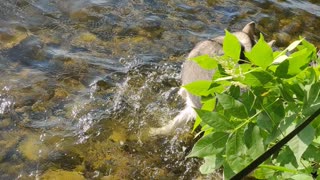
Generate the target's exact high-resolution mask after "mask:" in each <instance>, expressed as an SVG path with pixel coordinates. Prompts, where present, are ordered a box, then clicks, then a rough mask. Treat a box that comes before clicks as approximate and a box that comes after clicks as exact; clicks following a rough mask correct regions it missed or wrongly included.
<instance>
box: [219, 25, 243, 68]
mask: <svg viewBox="0 0 320 180" xmlns="http://www.w3.org/2000/svg"><path fill="white" fill-rule="evenodd" d="M223 52H224V55H225V56H227V57H230V58H232V59H233V60H234V62H236V63H237V62H238V61H239V58H240V53H241V44H240V42H239V40H238V38H237V37H236V36H235V35H233V34H231V33H229V32H228V31H227V30H226V36H225V37H224V40H223Z"/></svg>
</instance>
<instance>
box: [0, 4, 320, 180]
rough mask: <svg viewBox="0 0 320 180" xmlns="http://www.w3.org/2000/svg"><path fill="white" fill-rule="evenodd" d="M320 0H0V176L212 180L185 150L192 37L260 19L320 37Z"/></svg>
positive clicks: (280, 33) (283, 31) (281, 38)
mask: <svg viewBox="0 0 320 180" xmlns="http://www.w3.org/2000/svg"><path fill="white" fill-rule="evenodd" d="M319 9H320V3H319V2H317V1H311V0H310V1H299V0H290V1H273V0H272V1H271V0H270V1H266V0H250V1H220V0H206V1H205V0H199V1H193V0H179V1H173V0H161V1H155V0H144V1H142V0H121V1H118V0H80V1H73V0H64V1H63V0H2V1H1V2H0V76H1V79H0V146H1V148H0V179H50V178H52V177H58V178H60V179H63V178H65V179H82V178H86V179H196V178H200V179H219V173H216V174H214V175H210V176H204V175H201V174H200V173H199V172H198V168H199V165H200V164H201V160H198V159H185V155H186V154H187V153H188V152H189V151H190V148H191V147H192V144H193V143H194V140H193V134H191V133H188V126H186V127H185V130H184V131H179V132H177V133H176V135H174V136H166V137H149V136H148V134H147V131H148V129H149V128H150V127H157V126H161V125H162V124H164V123H165V122H167V121H169V120H170V119H172V118H173V117H174V116H175V115H176V114H177V113H178V111H179V110H180V109H181V108H182V107H183V102H182V100H181V99H180V98H179V97H178V96H177V90H178V87H179V85H180V81H179V78H180V77H179V73H180V66H181V63H182V62H183V60H184V57H185V54H187V53H188V52H189V51H190V50H191V49H192V47H193V46H194V45H195V44H196V43H197V42H199V41H201V40H203V39H207V38H210V37H213V36H217V35H221V34H223V32H224V29H225V28H227V29H229V30H233V31H234V30H240V29H241V28H242V26H243V25H244V24H246V23H247V22H250V21H255V22H256V23H257V24H258V28H259V30H261V32H263V33H264V34H265V36H266V39H268V40H271V39H276V40H277V44H276V45H277V46H278V47H282V46H285V45H287V44H288V43H289V42H290V41H292V40H293V39H296V38H297V37H298V36H299V35H302V36H304V37H306V38H307V39H308V40H310V41H311V42H313V43H315V44H316V45H318V46H319V43H318V42H319V37H320V36H319V35H320V32H319V31H318V29H319V27H318V26H319V24H320V14H319Z"/></svg>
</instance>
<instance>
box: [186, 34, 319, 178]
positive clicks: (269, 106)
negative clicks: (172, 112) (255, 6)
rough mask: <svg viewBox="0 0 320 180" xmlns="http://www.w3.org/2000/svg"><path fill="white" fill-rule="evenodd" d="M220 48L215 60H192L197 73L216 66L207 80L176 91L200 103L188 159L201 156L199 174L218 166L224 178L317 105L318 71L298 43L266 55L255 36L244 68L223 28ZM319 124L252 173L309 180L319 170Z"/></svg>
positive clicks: (308, 49) (306, 47)
mask: <svg viewBox="0 0 320 180" xmlns="http://www.w3.org/2000/svg"><path fill="white" fill-rule="evenodd" d="M223 50H224V55H223V56H220V57H209V56H207V55H206V56H200V57H196V58H194V59H192V60H193V61H195V62H197V63H198V64H199V66H201V67H202V68H204V69H207V70H212V69H216V73H215V74H214V75H213V77H212V80H211V81H197V82H193V83H191V84H187V85H185V86H183V87H184V88H185V89H187V90H188V91H189V92H190V93H192V94H194V95H196V96H200V97H201V101H202V104H203V106H202V108H201V109H197V110H196V112H197V114H198V117H197V119H196V123H195V125H194V129H195V128H196V127H197V126H199V125H201V130H202V132H203V133H204V135H203V137H201V138H200V139H199V140H198V142H197V143H196V144H195V145H194V147H193V149H192V151H191V152H190V154H189V155H188V157H199V158H203V159H204V163H203V165H202V166H201V167H200V171H201V172H202V173H204V174H208V173H212V172H214V171H215V170H217V169H219V168H223V170H224V171H223V172H224V177H225V178H227V179H228V178H230V177H232V176H233V175H234V174H235V173H237V172H239V171H240V170H241V169H243V168H244V167H246V166H247V165H248V164H249V163H250V162H251V161H253V160H254V159H256V158H257V157H258V156H259V155H261V154H262V153H264V152H265V151H266V150H267V149H268V148H269V147H270V146H272V145H273V144H275V143H276V142H277V141H279V140H280V139H281V138H283V137H284V136H285V135H286V134H288V133H289V132H291V131H292V130H293V129H294V128H295V127H296V126H297V125H299V124H300V123H301V122H302V121H303V120H304V119H305V118H306V117H308V116H310V115H311V114H312V113H313V112H315V111H316V110H317V109H318V108H320V81H319V77H320V71H319V69H320V67H319V66H318V65H316V64H317V61H318V59H317V52H316V48H315V46H314V45H312V44H311V43H309V42H308V41H306V40H305V39H304V38H300V40H297V41H295V42H293V43H292V44H290V45H289V46H288V47H287V48H286V49H284V50H282V51H273V50H272V48H271V47H270V46H269V45H268V43H267V42H265V40H264V37H263V36H262V35H260V39H259V40H258V42H257V43H256V44H255V46H254V47H253V48H252V50H251V51H250V52H245V57H246V58H247V59H246V60H245V61H246V63H244V64H238V62H239V58H240V53H241V52H240V51H241V46H240V43H239V41H238V40H237V38H236V37H235V36H234V35H232V34H231V33H229V32H227V31H226V36H225V39H224V42H223ZM311 64H312V66H311ZM319 122H320V118H317V119H316V120H315V121H314V122H313V123H312V125H309V126H307V128H305V129H304V130H303V131H302V132H300V133H299V134H298V136H296V137H294V138H293V139H292V140H291V141H290V142H289V143H288V144H287V145H286V146H284V147H283V148H282V149H281V150H280V151H279V152H278V153H276V154H274V155H273V156H272V158H270V159H269V160H268V161H266V162H264V164H262V165H260V166H259V168H258V169H256V170H255V171H254V172H253V173H252V176H253V177H255V178H257V179H279V178H280V179H284V178H291V179H301V178H302V177H303V178H304V179H310V178H311V179H312V176H311V174H316V172H317V171H319V170H318V168H317V167H318V166H319V165H320V154H319V152H320V151H319V147H320V129H319V128H318V126H319ZM318 174H320V171H319V172H318Z"/></svg>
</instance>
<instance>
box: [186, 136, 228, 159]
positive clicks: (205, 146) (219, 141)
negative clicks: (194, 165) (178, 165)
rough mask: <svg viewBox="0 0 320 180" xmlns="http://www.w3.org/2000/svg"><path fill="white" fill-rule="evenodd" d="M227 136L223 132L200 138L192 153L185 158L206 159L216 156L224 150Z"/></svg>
mask: <svg viewBox="0 0 320 180" xmlns="http://www.w3.org/2000/svg"><path fill="white" fill-rule="evenodd" d="M228 136H229V134H227V133H224V132H215V133H212V134H208V135H207V136H204V137H202V138H201V139H199V141H198V142H197V143H196V144H195V145H194V146H193V148H192V151H191V152H190V154H189V155H188V156H187V157H200V158H201V157H202V158H203V157H206V156H211V155H214V154H218V153H220V152H222V151H223V150H224V149H225V145H226V142H227V139H228Z"/></svg>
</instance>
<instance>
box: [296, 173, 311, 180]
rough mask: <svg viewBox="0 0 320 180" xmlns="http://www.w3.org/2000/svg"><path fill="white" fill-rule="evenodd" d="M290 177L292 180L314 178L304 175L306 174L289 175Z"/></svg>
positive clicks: (309, 179)
mask: <svg viewBox="0 0 320 180" xmlns="http://www.w3.org/2000/svg"><path fill="white" fill-rule="evenodd" d="M291 179H292V180H314V179H313V178H312V176H311V175H306V174H297V175H294V176H291V178H290V180H291Z"/></svg>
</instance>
